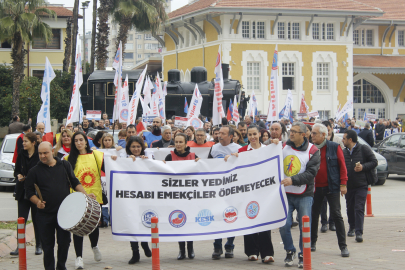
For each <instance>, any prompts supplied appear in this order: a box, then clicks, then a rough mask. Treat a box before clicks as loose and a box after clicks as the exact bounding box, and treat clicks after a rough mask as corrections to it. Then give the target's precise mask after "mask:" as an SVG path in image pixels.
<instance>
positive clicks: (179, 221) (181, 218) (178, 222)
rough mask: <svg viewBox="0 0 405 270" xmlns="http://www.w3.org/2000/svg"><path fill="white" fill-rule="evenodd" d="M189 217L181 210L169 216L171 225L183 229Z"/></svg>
mask: <svg viewBox="0 0 405 270" xmlns="http://www.w3.org/2000/svg"><path fill="white" fill-rule="evenodd" d="M186 221H187V217H186V214H184V212H183V211H181V210H174V211H173V212H171V213H170V215H169V223H170V225H172V226H173V227H175V228H180V227H183V225H184V224H186Z"/></svg>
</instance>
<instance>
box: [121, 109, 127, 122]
mask: <svg viewBox="0 0 405 270" xmlns="http://www.w3.org/2000/svg"><path fill="white" fill-rule="evenodd" d="M120 116H121V119H122V120H124V121H126V120H127V119H128V110H127V109H124V110H122V111H121V115H120Z"/></svg>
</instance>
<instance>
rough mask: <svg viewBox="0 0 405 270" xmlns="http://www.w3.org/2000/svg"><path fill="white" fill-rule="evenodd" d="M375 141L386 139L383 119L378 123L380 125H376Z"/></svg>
mask: <svg viewBox="0 0 405 270" xmlns="http://www.w3.org/2000/svg"><path fill="white" fill-rule="evenodd" d="M374 130H375V140H376V141H382V140H383V139H384V132H385V125H384V123H383V119H380V120H379V121H378V124H377V125H375V128H374Z"/></svg>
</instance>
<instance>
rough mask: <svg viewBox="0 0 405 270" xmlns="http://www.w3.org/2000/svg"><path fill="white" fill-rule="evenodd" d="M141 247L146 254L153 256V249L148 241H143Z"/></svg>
mask: <svg viewBox="0 0 405 270" xmlns="http://www.w3.org/2000/svg"><path fill="white" fill-rule="evenodd" d="M141 247H142V249H143V252H144V253H145V256H146V257H148V258H150V257H152V251H150V249H149V245H148V243H147V242H141Z"/></svg>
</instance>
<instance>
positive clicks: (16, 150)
mask: <svg viewBox="0 0 405 270" xmlns="http://www.w3.org/2000/svg"><path fill="white" fill-rule="evenodd" d="M23 137H24V133H21V134H20V135H19V136H18V137H17V140H15V150H14V155H13V163H16V162H17V157H18V150H19V149H18V144H17V142H18V139H19V138H21V140H22V139H23ZM20 150H21V149H20Z"/></svg>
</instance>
